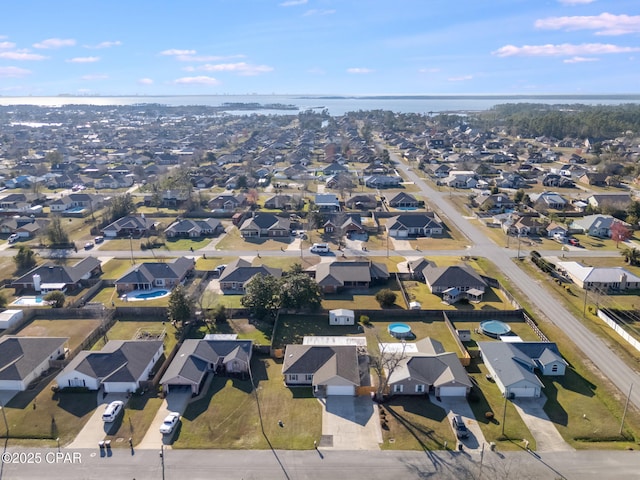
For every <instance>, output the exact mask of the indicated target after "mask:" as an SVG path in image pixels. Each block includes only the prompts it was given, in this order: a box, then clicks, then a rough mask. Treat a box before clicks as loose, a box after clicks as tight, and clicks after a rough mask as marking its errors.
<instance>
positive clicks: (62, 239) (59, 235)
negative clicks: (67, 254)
mask: <svg viewBox="0 0 640 480" xmlns="http://www.w3.org/2000/svg"><path fill="white" fill-rule="evenodd" d="M47 238H48V239H49V242H50V243H51V244H52V245H66V244H68V243H69V235H67V232H65V231H64V228H62V220H61V219H60V217H59V216H58V215H54V216H53V217H51V222H50V223H49V228H48V229H47Z"/></svg>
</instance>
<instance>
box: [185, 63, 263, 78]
mask: <svg viewBox="0 0 640 480" xmlns="http://www.w3.org/2000/svg"><path fill="white" fill-rule="evenodd" d="M185 70H186V71H188V72H195V71H203V72H232V73H237V74H238V75H243V76H253V75H259V74H261V73H268V72H272V71H273V67H270V66H268V65H251V64H250V63H245V62H238V63H218V64H206V65H201V66H199V67H186V68H185Z"/></svg>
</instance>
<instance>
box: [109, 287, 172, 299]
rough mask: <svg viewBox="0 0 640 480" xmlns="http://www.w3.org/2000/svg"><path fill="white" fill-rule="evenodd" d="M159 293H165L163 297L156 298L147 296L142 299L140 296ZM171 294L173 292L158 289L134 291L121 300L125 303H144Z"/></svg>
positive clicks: (161, 296)
mask: <svg viewBox="0 0 640 480" xmlns="http://www.w3.org/2000/svg"><path fill="white" fill-rule="evenodd" d="M157 292H164V293H163V294H162V295H155V296H147V297H140V296H139V295H150V294H154V293H157ZM170 294H171V290H167V289H166V288H158V289H152V290H133V291H131V292H128V293H126V294H125V295H122V296H121V297H120V299H121V300H124V301H125V302H143V301H145V300H156V299H158V298H163V297H166V296H168V295H170Z"/></svg>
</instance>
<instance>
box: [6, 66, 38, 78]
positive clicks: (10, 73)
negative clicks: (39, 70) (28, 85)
mask: <svg viewBox="0 0 640 480" xmlns="http://www.w3.org/2000/svg"><path fill="white" fill-rule="evenodd" d="M29 74H31V70H27V69H25V68H20V67H0V78H20V77H25V76H27V75H29Z"/></svg>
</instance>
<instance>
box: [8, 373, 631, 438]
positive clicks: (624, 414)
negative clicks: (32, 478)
mask: <svg viewBox="0 0 640 480" xmlns="http://www.w3.org/2000/svg"><path fill="white" fill-rule="evenodd" d="M632 388H633V383H632V384H631V386H630V387H629V394H628V395H627V402H626V403H625V404H624V412H623V413H622V420H621V421H620V432H619V435H622V427H623V426H624V417H626V416H627V408H628V407H629V398H630V397H631V389H632ZM5 421H6V420H5Z"/></svg>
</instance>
